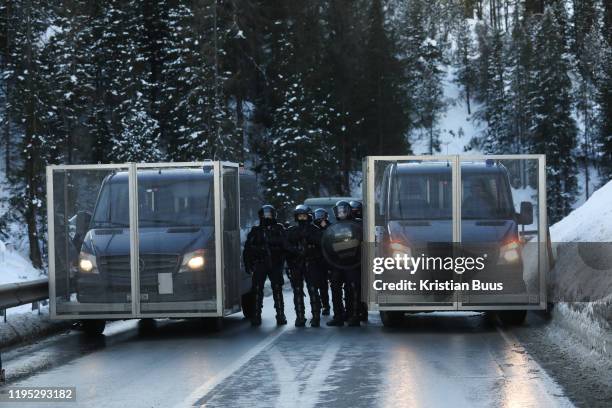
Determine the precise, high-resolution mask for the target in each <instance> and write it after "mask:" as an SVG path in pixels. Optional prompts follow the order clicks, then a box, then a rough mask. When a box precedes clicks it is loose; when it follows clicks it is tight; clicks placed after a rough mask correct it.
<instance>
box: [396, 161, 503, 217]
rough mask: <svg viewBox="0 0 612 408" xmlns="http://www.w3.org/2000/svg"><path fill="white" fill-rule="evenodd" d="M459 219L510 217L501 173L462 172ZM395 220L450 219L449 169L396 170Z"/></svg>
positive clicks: (450, 184) (450, 185)
mask: <svg viewBox="0 0 612 408" xmlns="http://www.w3.org/2000/svg"><path fill="white" fill-rule="evenodd" d="M461 179H462V202H461V203H462V204H461V212H462V217H461V218H462V219H464V220H469V219H479V220H482V219H511V218H512V217H513V215H514V211H513V208H512V199H511V197H510V191H509V186H508V184H507V182H506V181H505V180H504V178H503V177H502V175H501V174H490V173H480V174H479V173H463V174H462V177H461ZM390 198H391V200H390V217H391V219H394V220H450V219H451V218H452V183H451V173H450V172H444V173H429V174H428V173H420V174H399V175H398V176H397V177H396V178H395V182H394V183H393V185H392V186H391V197H390Z"/></svg>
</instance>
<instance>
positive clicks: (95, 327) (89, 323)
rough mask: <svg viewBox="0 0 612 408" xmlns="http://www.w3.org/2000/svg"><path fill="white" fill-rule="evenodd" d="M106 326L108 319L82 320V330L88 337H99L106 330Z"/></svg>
mask: <svg viewBox="0 0 612 408" xmlns="http://www.w3.org/2000/svg"><path fill="white" fill-rule="evenodd" d="M105 327H106V320H100V319H86V320H81V330H83V333H85V335H87V336H88V337H97V336H100V335H101V334H102V333H103V332H104V328H105Z"/></svg>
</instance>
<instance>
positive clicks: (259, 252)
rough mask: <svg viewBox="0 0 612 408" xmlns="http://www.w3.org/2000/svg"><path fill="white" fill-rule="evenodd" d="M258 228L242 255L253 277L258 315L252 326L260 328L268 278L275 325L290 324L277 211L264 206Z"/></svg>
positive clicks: (283, 236) (250, 235)
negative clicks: (285, 300)
mask: <svg viewBox="0 0 612 408" xmlns="http://www.w3.org/2000/svg"><path fill="white" fill-rule="evenodd" d="M258 214H259V225H256V226H253V228H251V231H249V234H248V235H247V239H246V243H245V245H244V252H243V254H242V256H243V260H244V265H245V267H246V269H247V271H248V272H250V273H252V275H253V289H252V290H253V294H254V295H255V313H254V315H253V317H252V319H251V324H252V325H253V326H259V325H261V309H262V308H263V296H264V294H263V288H264V284H265V282H266V277H267V278H268V279H270V283H271V284H272V297H273V299H274V308H275V309H276V324H278V325H283V324H287V318H286V317H285V312H284V308H285V307H284V302H283V283H284V280H283V265H284V262H285V256H284V242H285V235H286V232H285V228H284V227H283V226H282V224H279V223H278V222H277V221H276V209H275V208H274V207H273V206H271V205H264V206H262V207H261V208H260V209H259V213H258Z"/></svg>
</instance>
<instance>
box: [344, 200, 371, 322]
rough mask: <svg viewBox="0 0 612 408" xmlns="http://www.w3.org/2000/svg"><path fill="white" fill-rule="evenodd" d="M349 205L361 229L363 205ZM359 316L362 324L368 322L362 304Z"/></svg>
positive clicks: (359, 202)
mask: <svg viewBox="0 0 612 408" xmlns="http://www.w3.org/2000/svg"><path fill="white" fill-rule="evenodd" d="M349 204H350V205H351V215H352V217H353V220H355V221H356V222H358V223H360V224H361V225H362V227H363V205H362V204H361V201H356V200H351V201H350V202H349ZM359 316H360V318H361V321H362V322H367V321H368V306H367V304H365V303H364V302H361V303H360V310H359Z"/></svg>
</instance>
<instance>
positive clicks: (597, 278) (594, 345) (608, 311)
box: [549, 181, 612, 359]
mask: <svg viewBox="0 0 612 408" xmlns="http://www.w3.org/2000/svg"><path fill="white" fill-rule="evenodd" d="M610 203H612V181H610V182H608V183H607V184H606V185H604V186H603V187H601V188H600V189H599V190H597V191H595V193H593V195H592V196H591V197H590V198H589V199H588V200H587V201H586V202H585V203H584V204H583V205H582V206H580V207H578V208H576V209H575V210H574V211H572V212H571V213H570V214H569V215H568V216H567V217H565V218H564V219H563V220H561V221H559V222H558V223H556V224H555V225H553V226H551V228H550V233H551V239H552V242H553V247H554V250H555V252H556V263H555V266H554V268H553V270H552V272H551V273H550V283H549V288H550V289H549V292H550V295H551V296H552V297H553V299H552V300H554V301H556V302H557V304H556V307H555V309H554V311H553V320H554V322H555V323H556V326H557V327H559V328H562V329H565V330H569V332H570V333H571V334H572V335H571V336H570V338H575V339H578V341H580V342H581V343H582V345H583V346H586V347H587V349H588V350H590V351H594V352H596V355H600V356H603V357H604V358H607V359H612V330H611V328H612V274H611V273H610V272H611V271H612V262H611V259H612V257H611V256H610V247H611V244H610V242H612V207H611V206H610ZM593 242H596V243H604V244H593ZM581 243H582V244H581ZM585 243H590V244H585ZM560 336H563V335H562V334H561V335H560ZM568 341H570V340H568Z"/></svg>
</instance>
